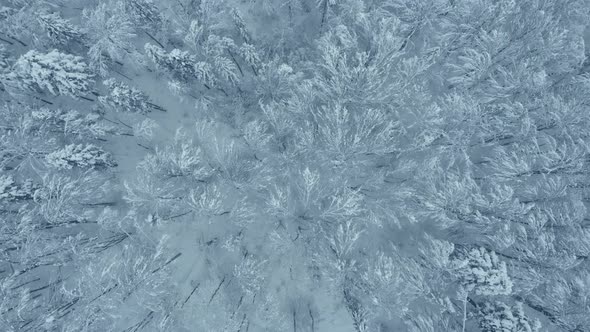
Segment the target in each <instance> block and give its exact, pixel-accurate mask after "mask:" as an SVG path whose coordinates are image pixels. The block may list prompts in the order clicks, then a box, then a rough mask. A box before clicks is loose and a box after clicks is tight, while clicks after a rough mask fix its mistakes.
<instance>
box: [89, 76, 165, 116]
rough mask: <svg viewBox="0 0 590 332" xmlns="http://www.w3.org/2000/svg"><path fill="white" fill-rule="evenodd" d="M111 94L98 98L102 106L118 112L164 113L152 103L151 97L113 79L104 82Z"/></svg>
mask: <svg viewBox="0 0 590 332" xmlns="http://www.w3.org/2000/svg"><path fill="white" fill-rule="evenodd" d="M102 83H103V84H104V85H105V86H106V87H107V88H108V89H109V94H108V95H106V96H100V97H98V100H99V101H100V103H101V104H103V105H105V106H108V107H112V108H113V109H115V110H116V111H123V112H130V113H139V114H147V113H149V112H151V111H152V110H154V109H155V110H159V111H164V109H163V108H161V107H159V106H158V105H156V104H154V103H151V102H150V101H149V97H148V96H147V95H146V94H145V93H143V92H142V91H141V90H138V89H136V88H134V87H131V86H129V85H127V84H125V83H123V82H120V81H116V80H114V79H112V78H110V79H108V80H106V81H103V82H102Z"/></svg>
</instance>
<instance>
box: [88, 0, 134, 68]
mask: <svg viewBox="0 0 590 332" xmlns="http://www.w3.org/2000/svg"><path fill="white" fill-rule="evenodd" d="M82 16H83V18H84V24H85V27H84V31H85V32H86V34H87V35H88V47H89V49H88V57H89V58H90V62H89V63H90V67H91V68H92V69H93V70H94V71H96V72H97V73H98V74H100V75H101V76H105V75H106V74H107V72H108V68H109V66H111V65H112V64H113V62H117V61H118V62H121V61H123V60H124V59H125V58H127V57H129V56H132V52H131V51H130V48H131V40H132V38H133V37H135V29H134V26H133V23H132V22H131V20H130V18H129V17H128V16H127V15H126V13H125V8H124V5H123V4H122V2H120V1H110V2H102V3H100V4H99V5H98V6H97V7H96V8H94V9H84V11H83V13H82Z"/></svg>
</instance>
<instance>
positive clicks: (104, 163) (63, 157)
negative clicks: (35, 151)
mask: <svg viewBox="0 0 590 332" xmlns="http://www.w3.org/2000/svg"><path fill="white" fill-rule="evenodd" d="M46 160H47V163H48V164H49V165H50V166H52V167H55V168H58V169H72V168H73V167H80V168H104V167H115V166H117V163H116V162H115V161H114V159H113V157H112V156H111V154H110V153H108V152H105V151H104V150H103V149H101V148H99V147H98V146H95V145H92V144H87V145H83V144H70V145H66V146H65V147H64V148H63V149H60V150H57V151H54V152H51V153H50V154H48V155H47V157H46Z"/></svg>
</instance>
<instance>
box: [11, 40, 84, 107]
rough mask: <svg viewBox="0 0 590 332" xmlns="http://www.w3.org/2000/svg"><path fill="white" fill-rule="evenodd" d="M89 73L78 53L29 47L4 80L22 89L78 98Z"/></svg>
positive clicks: (82, 91)
mask: <svg viewBox="0 0 590 332" xmlns="http://www.w3.org/2000/svg"><path fill="white" fill-rule="evenodd" d="M92 76H93V75H92V74H91V73H90V72H89V70H88V67H87V65H86V63H84V61H83V58H82V57H80V56H76V55H72V54H67V53H61V52H59V51H57V50H52V51H50V52H48V53H41V52H38V51H34V50H31V51H28V52H27V53H26V54H23V55H22V56H20V57H19V58H18V60H17V61H16V63H15V64H14V65H13V66H12V69H11V71H10V72H9V73H8V74H7V75H5V77H4V79H5V84H7V85H10V86H15V87H18V88H21V89H28V90H32V91H38V92H42V91H44V90H46V91H49V92H50V93H51V94H53V95H67V96H71V97H73V98H79V97H81V96H82V95H84V94H85V93H86V92H88V91H89V89H90V86H91V84H92V83H93V80H92Z"/></svg>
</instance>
